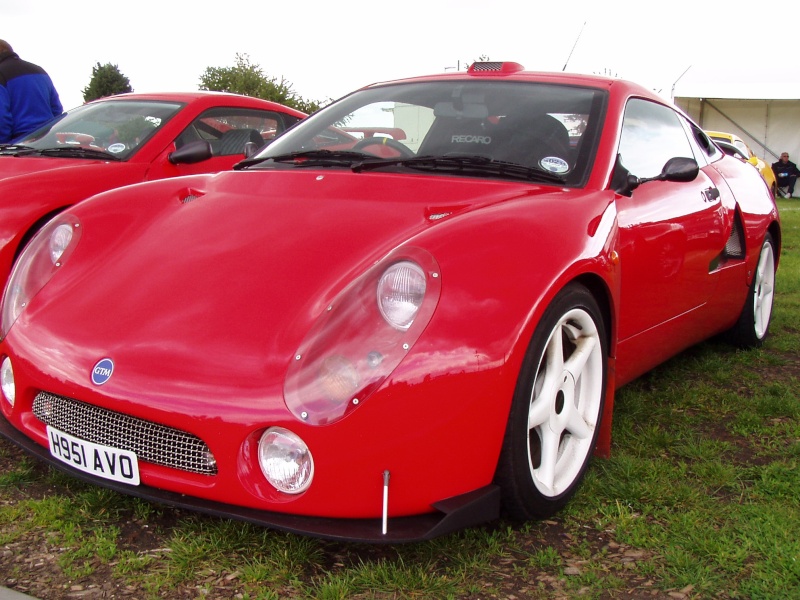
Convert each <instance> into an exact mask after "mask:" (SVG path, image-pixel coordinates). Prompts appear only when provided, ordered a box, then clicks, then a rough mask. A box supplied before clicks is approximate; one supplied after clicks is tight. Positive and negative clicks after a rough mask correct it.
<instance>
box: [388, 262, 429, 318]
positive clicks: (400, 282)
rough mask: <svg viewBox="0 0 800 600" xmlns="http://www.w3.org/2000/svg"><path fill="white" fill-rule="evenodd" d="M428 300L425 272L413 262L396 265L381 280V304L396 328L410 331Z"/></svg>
mask: <svg viewBox="0 0 800 600" xmlns="http://www.w3.org/2000/svg"><path fill="white" fill-rule="evenodd" d="M424 299H425V273H424V272H423V271H422V269H421V268H420V267H419V265H417V264H414V263H413V262H410V261H407V260H405V261H403V262H399V263H395V264H393V265H392V266H391V267H389V268H388V269H386V271H385V272H384V273H383V275H381V279H380V281H379V282H378V307H379V308H380V311H381V315H383V318H384V319H386V322H387V323H389V325H391V326H392V327H394V328H396V329H400V330H401V331H405V330H407V329H408V328H409V327H411V324H412V323H413V322H414V317H415V316H416V314H417V311H418V310H419V307H420V306H422V301H423V300H424Z"/></svg>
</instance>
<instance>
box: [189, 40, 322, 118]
mask: <svg viewBox="0 0 800 600" xmlns="http://www.w3.org/2000/svg"><path fill="white" fill-rule="evenodd" d="M199 87H200V89H201V90H212V91H215V92H231V93H234V94H243V95H245V96H253V97H255V98H261V99H262V100H271V101H272V102H278V103H280V104H283V105H285V106H291V107H292V108H296V109H297V110H302V111H303V112H306V113H312V112H314V111H315V110H317V109H318V108H319V107H320V106H321V103H320V102H316V101H312V100H305V99H303V98H301V97H300V96H298V95H297V93H296V92H295V91H294V90H293V89H292V84H291V83H289V82H288V81H286V79H284V78H283V77H281V79H280V80H278V79H277V78H275V77H267V76H266V75H264V71H263V70H262V69H261V66H260V65H258V64H252V63H251V62H250V57H249V56H248V55H247V54H237V55H236V65H235V66H233V67H206V70H205V71H204V72H203V74H202V75H201V76H200V86H199Z"/></svg>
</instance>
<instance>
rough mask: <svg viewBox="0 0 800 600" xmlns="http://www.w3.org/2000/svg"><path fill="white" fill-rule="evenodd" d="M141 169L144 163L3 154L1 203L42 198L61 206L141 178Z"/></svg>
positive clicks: (0, 159)
mask: <svg viewBox="0 0 800 600" xmlns="http://www.w3.org/2000/svg"><path fill="white" fill-rule="evenodd" d="M142 170H143V167H142V165H137V164H135V163H127V162H115V161H104V160H90V159H76V158H33V157H27V156H20V157H14V156H0V203H2V204H6V202H4V201H5V200H9V201H12V202H11V204H13V205H14V206H17V207H19V206H20V205H21V204H23V203H24V202H25V201H29V200H30V199H31V198H39V197H42V198H43V200H42V201H43V202H44V203H45V204H53V205H54V206H56V207H61V206H65V205H67V204H72V203H74V202H76V201H78V200H82V199H84V198H87V197H88V196H90V195H93V194H97V193H99V192H102V191H105V190H107V189H111V188H112V187H118V186H122V185H127V184H129V183H134V182H136V181H141V179H142V177H143V173H142ZM112 173H113V176H112ZM37 202H38V200H37Z"/></svg>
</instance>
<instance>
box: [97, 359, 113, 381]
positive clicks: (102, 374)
mask: <svg viewBox="0 0 800 600" xmlns="http://www.w3.org/2000/svg"><path fill="white" fill-rule="evenodd" d="M113 372H114V361H113V360H111V359H110V358H104V359H103V360H101V361H100V362H98V363H97V364H96V365H95V366H94V368H93V369H92V383H93V384H95V385H103V384H104V383H105V382H106V381H108V380H109V379H111V374H112V373H113Z"/></svg>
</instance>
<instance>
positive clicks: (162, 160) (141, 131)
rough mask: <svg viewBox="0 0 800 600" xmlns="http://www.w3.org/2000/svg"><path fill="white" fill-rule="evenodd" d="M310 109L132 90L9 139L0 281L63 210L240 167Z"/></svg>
mask: <svg viewBox="0 0 800 600" xmlns="http://www.w3.org/2000/svg"><path fill="white" fill-rule="evenodd" d="M303 117H305V114H303V113H301V112H299V111H296V110H293V109H291V108H288V107H286V106H282V105H280V104H276V103H274V102H267V101H265V100H259V99H257V98H248V97H246V96H239V95H236V94H221V93H214V92H197V93H182V94H122V95H118V96H112V97H109V98H103V99H102V100H97V101H95V102H90V103H88V104H84V105H83V106H81V107H79V108H76V109H74V110H71V111H69V112H68V113H67V114H65V115H64V116H63V117H61V118H60V119H58V120H55V121H53V122H51V123H49V124H47V125H46V126H44V127H42V128H41V129H39V130H38V131H35V132H34V133H32V134H30V135H29V136H27V137H26V138H23V139H21V140H18V141H17V143H15V144H5V145H0V285H4V284H5V282H6V278H7V277H8V274H9V272H10V270H11V265H12V264H13V262H14V260H15V258H16V257H17V256H18V255H19V253H20V252H21V251H22V248H23V247H24V246H25V244H26V243H27V241H28V240H29V239H30V238H31V237H32V236H33V234H34V233H36V231H38V230H39V228H40V227H41V226H42V225H43V224H44V223H46V222H47V221H48V220H49V219H50V218H51V217H52V216H53V215H55V214H56V213H59V212H61V211H62V210H64V209H65V208H66V207H68V206H71V205H73V204H75V203H76V202H78V201H80V200H83V199H85V198H88V197H89V196H93V195H95V194H98V193H100V192H104V191H106V190H110V189H113V188H117V187H122V186H123V185H129V184H131V183H139V182H143V181H152V180H154V179H164V178H166V177H175V176H177V175H194V174H198V173H213V172H216V171H222V170H226V169H230V168H231V167H232V166H233V165H234V164H235V163H236V162H238V161H240V160H242V158H244V156H245V144H246V143H248V142H251V143H252V144H251V147H256V148H260V147H261V146H263V145H264V143H265V142H266V141H268V140H271V139H272V138H274V137H275V135H276V134H278V133H281V132H283V131H284V130H286V129H287V128H288V127H290V126H291V125H293V124H294V123H296V122H297V121H299V120H300V119H302V118H303Z"/></svg>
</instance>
